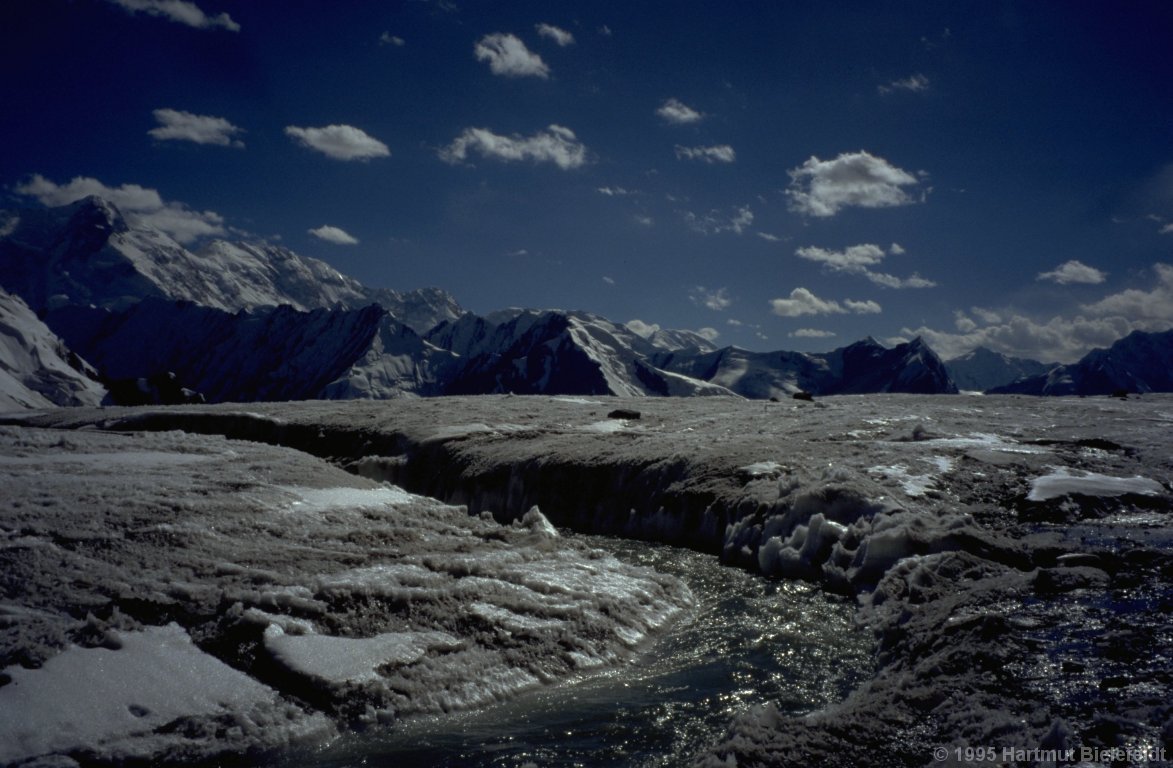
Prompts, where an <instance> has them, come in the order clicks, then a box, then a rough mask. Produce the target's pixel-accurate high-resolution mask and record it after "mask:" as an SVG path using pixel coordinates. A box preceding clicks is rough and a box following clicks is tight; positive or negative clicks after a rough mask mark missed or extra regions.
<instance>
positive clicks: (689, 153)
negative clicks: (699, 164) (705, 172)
mask: <svg viewBox="0 0 1173 768" xmlns="http://www.w3.org/2000/svg"><path fill="white" fill-rule="evenodd" d="M676 157H677V158H681V159H688V160H703V161H704V162H706V163H710V164H711V163H732V162H733V161H734V160H736V159H737V153H736V152H734V151H733V147H731V146H729V145H728V144H720V145H718V146H713V147H682V146H680V145H679V144H677V145H676Z"/></svg>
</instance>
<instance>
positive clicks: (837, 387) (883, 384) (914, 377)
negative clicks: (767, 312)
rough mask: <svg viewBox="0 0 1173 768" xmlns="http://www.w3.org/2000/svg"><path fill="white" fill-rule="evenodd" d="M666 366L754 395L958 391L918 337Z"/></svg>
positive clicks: (727, 353)
mask: <svg viewBox="0 0 1173 768" xmlns="http://www.w3.org/2000/svg"><path fill="white" fill-rule="evenodd" d="M658 360H659V362H660V364H661V366H663V367H666V368H668V369H669V370H672V371H678V372H680V373H685V374H687V375H690V376H695V377H697V378H700V379H704V380H706V381H710V382H713V383H715V384H720V385H722V386H725V387H728V388H729V389H731V390H733V391H734V392H736V393H737V394H739V395H743V396H745V397H751V398H771V397H773V398H779V399H781V398H786V397H791V396H792V395H794V394H795V393H796V392H810V393H812V394H815V395H832V394H865V393H872V392H904V393H912V394H938V393H954V392H956V391H957V388H956V386H954V385H953V382H952V381H951V380H950V378H949V375H948V373H947V372H946V371H945V368H944V365H943V364H942V363H941V360H940V358H938V357H937V355H936V353H934V352H933V351H932V350H931V349H929V347H928V345H926V344H925V343H924V342H923V341H921V340H919V339H916V340H914V341H911V342H909V343H907V344H900V345H898V346H896V347H894V348H892V349H887V348H885V347H883V346H881V345H880V344H879V343H878V342H876V341H875V340H873V339H865V340H864V341H860V342H857V343H855V344H852V345H850V346H848V347H842V348H840V349H837V350H834V351H832V352H827V353H824V354H804V353H801V352H747V351H746V350H743V349H737V348H735V347H730V348H727V349H722V350H718V351H716V352H711V353H708V354H704V355H682V354H673V355H663V356H661V357H660V358H658Z"/></svg>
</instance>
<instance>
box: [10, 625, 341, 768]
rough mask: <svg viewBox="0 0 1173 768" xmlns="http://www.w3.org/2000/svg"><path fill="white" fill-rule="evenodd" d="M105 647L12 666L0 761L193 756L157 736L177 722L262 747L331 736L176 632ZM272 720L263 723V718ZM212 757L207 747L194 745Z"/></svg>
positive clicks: (116, 635)
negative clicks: (232, 732) (248, 738)
mask: <svg viewBox="0 0 1173 768" xmlns="http://www.w3.org/2000/svg"><path fill="white" fill-rule="evenodd" d="M107 642H108V645H109V646H110V647H108V648H101V647H100V648H78V647H76V646H72V647H69V648H67V649H65V650H63V651H62V652H61V653H59V654H57V655H56V656H54V657H52V658H50V659H49V660H48V661H47V662H45V664H44V666H42V667H41V668H40V669H24V668H21V667H9V668H8V669H6V670H4V674H5V675H6V676H7V678H8V683H7V684H6V685H4V686H3V687H0V763H3V764H12V763H15V762H18V761H23V760H27V759H29V758H33V757H38V756H41V755H48V754H53V753H82V752H84V753H91V754H98V755H102V756H103V757H104V758H105V759H114V760H118V759H126V758H132V757H143V756H148V755H152V754H166V753H167V752H168V751H170V750H179V749H181V748H182V749H183V750H187V751H190V752H193V753H195V754H198V751H197V749H196V748H193V745H192V744H189V743H186V742H188V741H190V739H189V738H188V737H187V736H185V735H183V734H180V733H175V732H171V733H164V732H160V731H159V729H160V728H161V727H162V726H164V725H166V724H168V723H170V722H172V721H175V720H178V719H181V718H182V719H185V720H201V719H202V720H205V721H207V722H209V723H211V722H213V721H214V720H215V719H217V718H221V717H225V716H226V717H228V718H230V722H231V723H232V724H231V725H229V726H228V727H229V728H236V729H238V730H240V731H241V732H242V734H243V730H244V729H249V730H258V729H259V728H260V727H261V726H262V725H264V726H266V727H267V728H268V730H269V733H268V734H267V735H266V737H265V741H267V742H269V743H270V744H274V743H275V740H276V739H278V738H280V737H281V736H284V738H285V739H286V740H289V739H297V738H306V737H310V736H313V737H316V738H321V737H322V736H323V735H325V734H328V733H330V732H331V731H332V726H331V725H330V723H329V721H328V720H326V718H324V717H322V716H321V715H312V714H308V713H306V712H304V711H302V710H300V709H299V708H297V707H296V706H294V705H292V704H289V703H286V702H283V701H282V700H281V699H280V697H279V696H278V695H277V692H276V691H274V690H272V689H271V688H268V687H267V686H265V685H262V684H261V683H258V682H257V681H256V680H253V679H252V678H250V677H249V676H248V675H245V674H243V673H242V672H240V671H238V670H235V669H233V668H231V667H229V666H228V665H226V664H224V663H223V662H222V661H220V660H219V659H216V658H215V657H213V656H210V655H208V654H206V653H204V652H203V651H201V650H200V649H199V648H197V647H196V646H195V645H194V644H192V642H191V638H190V637H189V636H188V634H187V632H185V631H184V630H183V629H182V628H181V627H179V626H178V625H176V624H168V625H167V626H162V627H149V628H147V629H144V630H143V631H141V632H112V633H111V635H110V637H109V639H108V641H107ZM266 720H267V721H269V722H267V723H266V722H265V721H266ZM200 746H202V747H203V749H205V750H208V751H210V752H213V753H214V752H216V751H218V750H215V749H209V748H210V747H211V745H200Z"/></svg>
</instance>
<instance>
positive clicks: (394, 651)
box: [265, 624, 462, 686]
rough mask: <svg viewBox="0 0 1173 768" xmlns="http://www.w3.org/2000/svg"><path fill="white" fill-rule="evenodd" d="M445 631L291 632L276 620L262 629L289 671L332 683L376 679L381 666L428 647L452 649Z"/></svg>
mask: <svg viewBox="0 0 1173 768" xmlns="http://www.w3.org/2000/svg"><path fill="white" fill-rule="evenodd" d="M461 645H462V642H461V641H460V640H459V639H457V638H456V637H453V636H452V635H450V634H448V633H447V632H387V633H384V634H380V635H375V636H374V637H333V636H329V635H312V634H311V635H290V634H286V632H285V630H283V629H282V628H281V627H280V626H278V625H277V624H270V625H269V627H268V628H267V629H266V630H265V650H267V651H268V652H269V653H270V654H271V655H272V656H273V658H274V660H276V661H277V662H278V663H279V664H281V665H282V666H284V667H285V668H286V669H288V670H289V671H291V672H294V673H297V674H300V675H304V676H306V677H312V678H314V679H316V680H320V681H323V682H326V683H328V684H332V685H338V686H340V685H346V684H352V683H364V682H370V681H374V680H377V679H379V677H380V675H379V673H378V670H379V669H380V668H381V667H389V666H405V665H407V664H411V663H413V662H416V661H419V660H420V659H422V658H423V657H424V655H425V654H427V653H428V651H430V650H444V651H447V650H455V649H457V648H459V647H461Z"/></svg>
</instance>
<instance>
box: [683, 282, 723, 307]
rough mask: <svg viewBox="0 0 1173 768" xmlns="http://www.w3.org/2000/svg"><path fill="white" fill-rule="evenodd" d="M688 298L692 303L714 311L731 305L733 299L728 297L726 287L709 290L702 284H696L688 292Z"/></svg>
mask: <svg viewBox="0 0 1173 768" xmlns="http://www.w3.org/2000/svg"><path fill="white" fill-rule="evenodd" d="M688 298H689V299H691V300H692V303H693V304H696V305H697V306H700V307H706V308H708V309H711V310H713V311H715V312H721V311H723V310H726V309H728V308H729V307H731V306H732V305H733V299H731V298H729V289H728V288H717V289H716V290H710V289H708V288H706V287H704V286H703V285H698V286H696V287H695V288H693V289H692V290H691V291H689V292H688Z"/></svg>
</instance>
